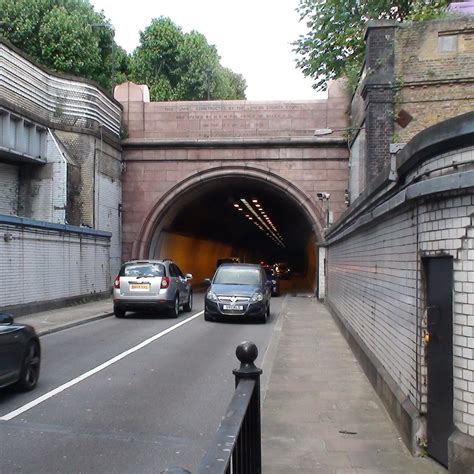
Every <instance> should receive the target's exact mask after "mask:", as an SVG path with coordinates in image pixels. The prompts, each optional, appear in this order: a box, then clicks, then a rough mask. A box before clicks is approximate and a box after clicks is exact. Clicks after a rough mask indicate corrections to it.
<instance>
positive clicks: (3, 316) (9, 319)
mask: <svg viewBox="0 0 474 474" xmlns="http://www.w3.org/2000/svg"><path fill="white" fill-rule="evenodd" d="M0 324H13V316H12V315H11V314H7V313H0Z"/></svg>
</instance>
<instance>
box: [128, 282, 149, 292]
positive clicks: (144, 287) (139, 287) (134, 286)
mask: <svg viewBox="0 0 474 474" xmlns="http://www.w3.org/2000/svg"><path fill="white" fill-rule="evenodd" d="M130 290H132V291H133V290H136V291H149V290H150V284H149V283H131V284H130Z"/></svg>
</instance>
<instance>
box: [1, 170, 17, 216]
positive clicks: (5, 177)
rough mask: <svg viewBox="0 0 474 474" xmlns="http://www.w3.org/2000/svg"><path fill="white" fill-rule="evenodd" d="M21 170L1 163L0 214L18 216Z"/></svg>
mask: <svg viewBox="0 0 474 474" xmlns="http://www.w3.org/2000/svg"><path fill="white" fill-rule="evenodd" d="M18 193H19V168H18V166H16V165H10V164H6V163H0V214H5V215H7V216H12V215H13V216H16V215H17V214H18Z"/></svg>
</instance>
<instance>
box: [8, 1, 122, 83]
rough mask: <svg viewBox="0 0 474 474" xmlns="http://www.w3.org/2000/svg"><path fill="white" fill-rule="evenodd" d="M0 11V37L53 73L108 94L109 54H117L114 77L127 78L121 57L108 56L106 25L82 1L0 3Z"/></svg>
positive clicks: (110, 33) (109, 45)
mask: <svg viewBox="0 0 474 474" xmlns="http://www.w3.org/2000/svg"><path fill="white" fill-rule="evenodd" d="M0 11H1V12H2V17H1V21H0V36H3V37H4V38H6V39H8V40H9V41H10V42H11V43H12V44H14V45H15V46H17V47H18V48H19V49H21V50H23V51H25V52H26V53H27V54H28V55H30V56H31V57H32V58H33V59H35V60H37V61H38V62H39V63H41V64H43V65H45V66H47V67H48V68H50V69H52V70H54V71H58V72H64V73H69V74H74V75H77V76H82V77H86V78H88V79H92V80H94V81H96V82H98V83H99V84H101V85H102V86H103V87H104V88H106V89H109V90H110V89H111V86H112V53H113V52H116V51H118V52H119V55H118V56H119V59H120V62H119V63H117V64H118V65H119V68H118V73H119V74H118V77H120V78H121V77H123V75H124V74H126V73H127V67H128V63H127V60H126V59H125V58H124V56H123V54H122V52H123V53H125V52H124V51H123V50H121V51H120V49H119V48H114V49H115V50H116V51H113V47H112V45H113V41H114V39H113V38H114V30H113V28H112V26H111V24H110V23H109V21H108V20H106V18H105V17H104V15H103V14H102V13H97V12H95V11H94V9H93V7H92V6H91V5H90V4H89V2H88V1H87V0H0ZM114 46H115V45H114ZM125 57H126V53H125ZM116 69H117V67H116Z"/></svg>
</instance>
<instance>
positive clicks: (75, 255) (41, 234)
mask: <svg viewBox="0 0 474 474" xmlns="http://www.w3.org/2000/svg"><path fill="white" fill-rule="evenodd" d="M43 226H44V228H42V229H39V228H35V227H29V226H21V227H20V226H18V225H11V224H8V223H7V222H5V220H2V219H1V218H0V234H2V235H3V234H4V233H10V234H12V237H13V239H12V240H11V241H8V242H5V241H4V239H0V289H1V290H0V295H1V297H0V309H8V307H9V306H17V305H22V304H29V303H32V302H44V301H48V300H56V299H63V298H70V297H75V296H83V295H90V294H94V293H101V292H105V291H107V290H108V289H109V288H110V275H109V273H110V271H109V238H107V237H100V236H93V235H86V234H80V233H75V232H70V231H66V230H64V231H61V230H57V229H48V228H47V225H46V223H43Z"/></svg>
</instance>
